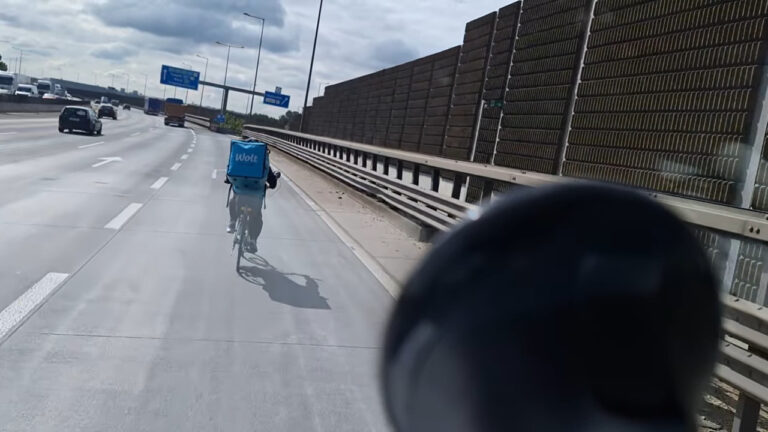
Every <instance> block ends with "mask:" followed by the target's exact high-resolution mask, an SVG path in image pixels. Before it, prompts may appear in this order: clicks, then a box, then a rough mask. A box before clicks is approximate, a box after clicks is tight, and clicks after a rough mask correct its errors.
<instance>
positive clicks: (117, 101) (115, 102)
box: [110, 99, 120, 108]
mask: <svg viewBox="0 0 768 432" xmlns="http://www.w3.org/2000/svg"><path fill="white" fill-rule="evenodd" d="M110 104H112V106H113V107H115V108H117V107H119V106H120V101H119V100H117V99H112V102H110Z"/></svg>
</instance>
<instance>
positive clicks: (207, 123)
mask: <svg viewBox="0 0 768 432" xmlns="http://www.w3.org/2000/svg"><path fill="white" fill-rule="evenodd" d="M184 117H185V118H186V119H187V121H188V122H190V123H194V124H196V125H200V126H204V127H206V128H210V127H211V120H210V119H209V118H207V117H202V116H197V115H192V114H186V115H185V116H184Z"/></svg>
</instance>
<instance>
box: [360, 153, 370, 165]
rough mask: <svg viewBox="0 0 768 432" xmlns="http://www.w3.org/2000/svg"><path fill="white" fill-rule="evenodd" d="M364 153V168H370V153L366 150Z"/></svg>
mask: <svg viewBox="0 0 768 432" xmlns="http://www.w3.org/2000/svg"><path fill="white" fill-rule="evenodd" d="M362 153H363V154H362V155H361V156H363V168H368V154H367V153H366V152H362Z"/></svg>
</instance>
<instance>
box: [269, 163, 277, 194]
mask: <svg viewBox="0 0 768 432" xmlns="http://www.w3.org/2000/svg"><path fill="white" fill-rule="evenodd" d="M267 187H268V188H270V189H274V188H276V187H277V176H276V175H275V172H274V171H272V168H269V173H268V174H267Z"/></svg>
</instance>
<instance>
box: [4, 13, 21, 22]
mask: <svg viewBox="0 0 768 432" xmlns="http://www.w3.org/2000/svg"><path fill="white" fill-rule="evenodd" d="M0 21H3V22H5V23H6V24H11V25H14V24H19V23H20V22H21V20H20V19H19V17H18V16H16V15H10V14H7V13H5V12H0Z"/></svg>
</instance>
